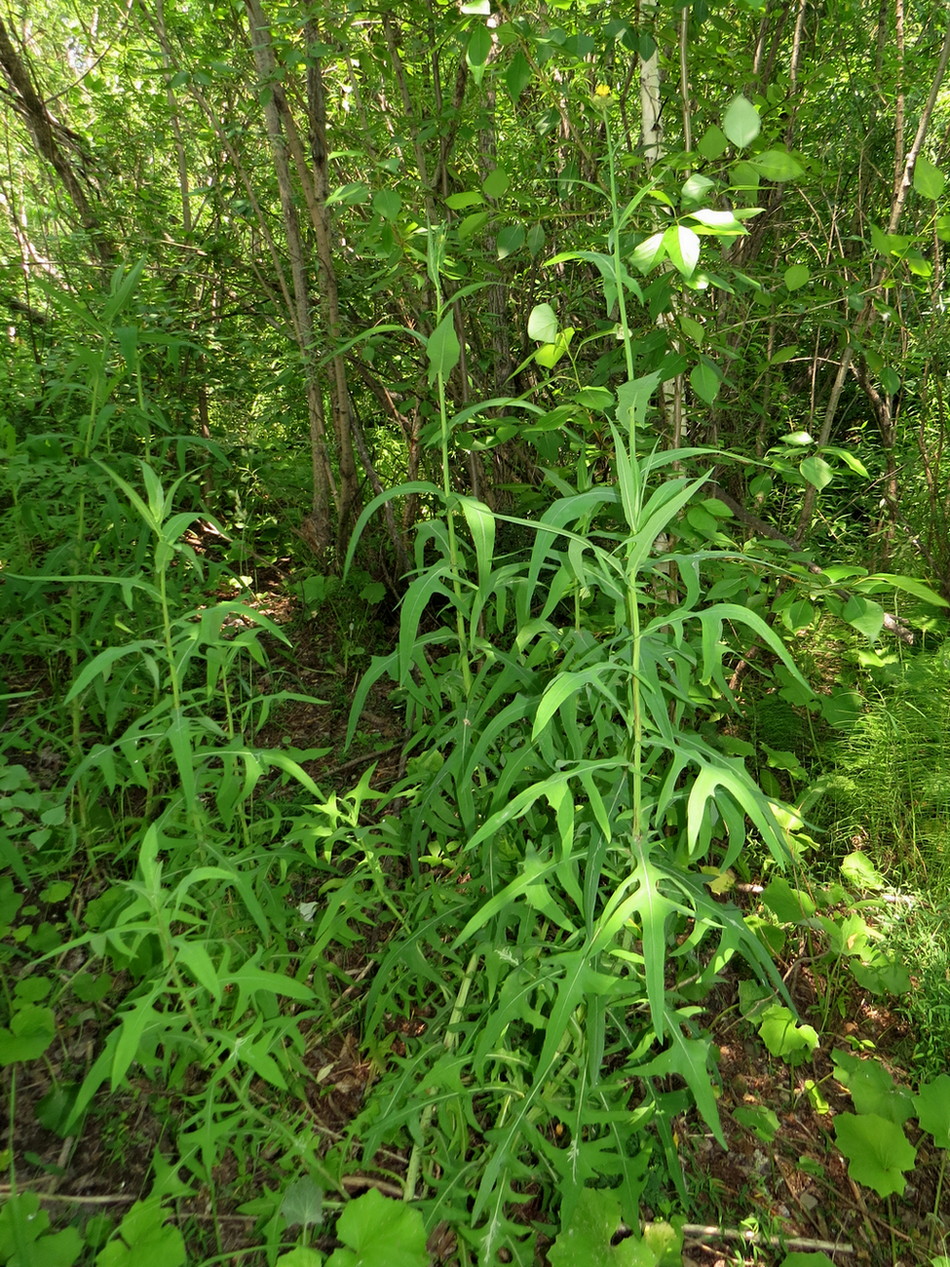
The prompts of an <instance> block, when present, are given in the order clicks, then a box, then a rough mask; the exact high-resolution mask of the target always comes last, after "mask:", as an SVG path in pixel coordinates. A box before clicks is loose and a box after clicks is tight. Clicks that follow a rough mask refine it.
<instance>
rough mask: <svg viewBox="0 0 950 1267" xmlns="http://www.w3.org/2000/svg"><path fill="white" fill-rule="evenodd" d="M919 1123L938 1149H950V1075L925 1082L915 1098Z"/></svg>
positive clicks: (942, 1075)
mask: <svg viewBox="0 0 950 1267" xmlns="http://www.w3.org/2000/svg"><path fill="white" fill-rule="evenodd" d="M914 1108H915V1109H916V1110H917V1121H918V1122H919V1123H920V1125H921V1126H922V1127H923V1129H924V1130H925V1131H926V1132H927V1133H928V1135H932V1136H933V1138H934V1143H935V1144H936V1145H937V1147H938V1148H948V1149H950V1074H946V1073H942V1074H940V1075H939V1077H937V1078H935V1079H934V1080H933V1082H925V1083H924V1084H923V1086H922V1087H921V1088H920V1091H919V1092H918V1094H917V1095H915V1096H914Z"/></svg>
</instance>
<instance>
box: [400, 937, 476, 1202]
mask: <svg viewBox="0 0 950 1267" xmlns="http://www.w3.org/2000/svg"><path fill="white" fill-rule="evenodd" d="M481 958H482V952H481V951H480V950H478V951H476V952H475V953H474V954H473V955H472V957H471V958H470V959H469V961H468V964H467V966H466V968H465V975H464V976H463V977H462V982H461V985H460V986H459V989H458V993H457V994H456V996H455V1004H454V1006H453V1008H452V1014H451V1016H450V1018H449V1023H448V1025H447V1026H446V1030H445V1037H444V1038H443V1040H442V1045H443V1046H444V1047H445V1050H446V1051H452V1050H454V1049H455V1048H456V1047H457V1046H458V1029H457V1026H458V1023H459V1021H461V1019H462V1015H463V1013H464V1011H465V1004H466V1003H467V1002H468V996H469V991H470V990H471V988H472V982H473V980H474V978H475V970H476V969H477V967H478V965H479V963H480V962H481ZM434 1113H435V1104H434V1103H433V1104H427V1105H426V1107H425V1108H424V1109H423V1111H422V1117H421V1130H420V1132H419V1135H420V1139H419V1141H417V1142H416V1144H415V1145H414V1146H413V1149H412V1152H411V1153H410V1155H409V1165H408V1166H407V1167H406V1181H405V1183H404V1185H403V1192H402V1198H403V1200H404V1201H412V1200H413V1199H414V1197H415V1195H416V1187H417V1186H418V1183H419V1174H420V1171H421V1169H422V1143H423V1141H424V1139H425V1136H426V1133H427V1131H428V1128H429V1126H430V1125H431V1123H432V1118H433V1115H434Z"/></svg>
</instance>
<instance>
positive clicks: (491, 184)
mask: <svg viewBox="0 0 950 1267" xmlns="http://www.w3.org/2000/svg"><path fill="white" fill-rule="evenodd" d="M510 184H511V181H510V179H509V177H508V173H507V172H506V171H505V169H504V168H503V167H493V168H492V170H491V171H490V172H489V173H488V175H487V176H486V177H485V179H484V180H483V181H482V192H483V193H484V195H485V197H486V198H500V197H501V196H502V194H503V193H505V192H506V191H507V189H508V186H509V185H510Z"/></svg>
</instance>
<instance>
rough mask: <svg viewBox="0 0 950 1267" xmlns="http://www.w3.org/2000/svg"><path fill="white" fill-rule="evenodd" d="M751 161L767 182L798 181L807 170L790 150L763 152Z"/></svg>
mask: <svg viewBox="0 0 950 1267" xmlns="http://www.w3.org/2000/svg"><path fill="white" fill-rule="evenodd" d="M751 161H752V166H753V167H754V168H755V170H756V171H757V172H758V173H759V175H760V176H764V177H765V179H766V180H774V181H782V180H797V179H798V177H799V176H801V174H802V172H803V171H804V170H805V169H804V168H803V167H802V165H801V163H800V162H799V161H798V159H797V158H795V157H793V156H792V155H791V154H789V152H788V150H763V151H762V153H761V154H756V156H755V158H753V159H752V160H751Z"/></svg>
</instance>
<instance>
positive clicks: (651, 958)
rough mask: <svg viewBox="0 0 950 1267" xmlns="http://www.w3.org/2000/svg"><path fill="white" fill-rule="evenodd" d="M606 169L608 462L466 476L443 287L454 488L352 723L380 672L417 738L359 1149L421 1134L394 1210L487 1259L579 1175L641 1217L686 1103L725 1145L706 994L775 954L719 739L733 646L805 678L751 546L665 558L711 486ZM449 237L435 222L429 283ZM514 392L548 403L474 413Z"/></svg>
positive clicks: (769, 806) (369, 1016) (752, 806)
mask: <svg viewBox="0 0 950 1267" xmlns="http://www.w3.org/2000/svg"><path fill="white" fill-rule="evenodd" d="M610 174H611V179H610V189H611V195H612V197H611V200H610V206H611V229H610V235H609V241H608V249H607V250H606V251H605V252H600V253H594V252H585V253H584V254H583V258H584V259H586V260H588V261H589V262H592V263H593V264H594V265H595V266H596V268H597V269H598V271H599V272H600V274H601V276H602V277H603V278H604V283H605V293H606V296H607V301H608V305H609V307H610V308H611V309H613V312H614V315H615V316H619V321H618V322H617V326H616V331H617V334H618V336H619V338H620V339H621V341H622V343H623V347H624V359H625V366H626V379H625V381H624V382H622V383H621V384H620V385H619V387H618V388H617V390H616V392H615V393H612V392H602V393H599V394H598V399H599V400H600V402H601V405H600V407H601V409H602V412H603V416H604V421H605V423H606V425H607V427H608V428H609V434H610V436H611V439H612V453H611V478H610V479H609V480H608V481H606V482H603V483H598V482H596V481H595V479H594V477H593V474H592V471H591V469H590V468H589V467H588V466H587V465H586V464H585V463H584V462H583V461H581V462H580V463H579V465H578V471H577V479H576V481H575V483H574V484H573V485H572V484H571V483H570V482H569V481H568V480H567V479H566V478H565V477H564V475H563V473H562V474H560V475H555V474H553V473H551V474H550V475H549V481H550V488H551V492H552V494H553V500H552V501H551V504H550V505H549V506H548V508H547V509H546V510H545V511H544V513H543V514H542V515H541V516H540V518H539V519H537V520H528V519H523V518H516V517H512V516H505V515H499V514H497V513H493V511H492V510H491V509H490V508H489V507H488V506H487V505H485V504H484V503H482V502H480V501H478V500H476V499H474V498H471V497H466V496H462V495H459V494H457V493H456V492H455V491H454V490H453V487H452V480H451V474H450V470H449V452H450V447H451V445H452V438H453V429H454V428H455V427H456V426H458V425H460V423H462V422H467V421H468V420H469V418H470V417H471V416H472V414H473V413H474V412H475V411H473V410H467V411H465V412H464V413H463V414H460V415H456V416H455V417H449V416H448V412H447V409H446V399H445V391H444V383H445V379H446V377H447V376H448V375H449V374H450V373H452V372H453V370H454V369H455V366H456V364H457V362H458V360H459V356H460V348H459V345H458V339H457V336H456V333H455V327H454V323H453V320H452V314H451V312H450V311H447V310H446V309H445V307H444V306H443V305H442V303H441V300H440V302H439V308H438V311H437V313H436V323H435V326H434V332H433V334H432V335H431V336H430V337H429V340H428V356H429V365H430V374H431V380H432V383H433V385H434V386H435V387H436V389H437V391H438V397H439V406H440V418H441V430H440V445H441V452H442V467H443V482H442V487H441V488H437V487H435V486H429V485H422V484H413V485H410V486H403V488H402V489H401V490H395V492H396V493H398V492H400V491H403V492H406V491H412V492H422V491H425V492H426V493H427V494H429V495H430V496H431V497H432V498H433V499H437V501H438V503H439V505H440V508H441V509H440V513H439V514H438V515H437V516H434V517H433V518H432V519H430V520H429V521H427V522H425V523H423V524H422V525H421V526H420V528H419V530H418V535H417V540H416V551H415V563H416V567H415V574H414V577H413V579H412V582H411V584H410V586H409V588H408V591H407V594H406V596H405V599H404V601H403V606H402V615H401V624H400V633H399V642H398V646H397V648H396V650H395V651H394V652H393V653H392V654H391V655H389V656H387V657H384V658H380V659H378V660H377V661H376V662H374V665H373V667H372V668H371V669H370V671H369V673H368V674H367V675H366V677H365V678H364V680H363V682H362V684H361V687H360V689H359V692H358V694H357V697H356V701H355V704H354V710H353V717H352V720H351V731H352V730H353V729H354V728H355V725H356V721H357V718H358V715H359V712H360V710H361V708H362V705H363V703H364V701H365V699H366V697H367V694H368V692H369V690H370V689H371V687H372V686H373V684H374V683H375V682H376V681H378V680H379V679H380V678H381V677H384V676H385V677H389V678H390V679H391V680H392V681H393V682H394V683H395V684H396V686H397V688H398V691H399V692H401V694H402V697H403V699H404V701H405V707H406V715H407V726H408V730H409V732H410V735H411V738H410V740H409V743H408V746H407V767H406V777H405V779H404V780H403V781H402V783H401V784H400V785H399V786H398V788H397V789H396V795H398V796H399V797H400V798H401V799H402V800H403V801H404V802H405V808H404V809H403V810H402V811H401V813H400V815H399V816H398V817H390V818H388V819H386V820H384V822H383V824H382V826H381V827H380V828H379V831H380V835H381V838H382V839H384V840H388V841H390V842H391V843H393V842H397V843H401V845H402V846H403V849H404V851H405V854H406V857H407V863H406V866H407V883H406V888H405V894H406V897H405V901H406V909H405V913H404V915H403V918H402V924H401V927H400V926H398V925H397V926H394V928H393V931H392V936H391V937H390V938H389V940H388V941H387V944H386V947H385V949H384V950H383V951H381V952H380V954H379V967H378V971H377V973H376V976H375V978H374V982H373V985H372V987H371V988H370V991H369V994H368V996H367V1001H366V1017H365V1040H366V1043H367V1045H368V1047H369V1048H370V1050H371V1051H375V1052H377V1053H383V1054H385V1057H386V1058H385V1060H384V1061H381V1064H382V1065H383V1072H382V1075H381V1076H382V1085H381V1087H379V1088H377V1089H376V1091H375V1093H374V1095H373V1096H372V1098H371V1101H370V1103H369V1105H368V1107H367V1109H366V1111H365V1112H364V1113H363V1114H361V1115H360V1117H359V1118H358V1119H357V1120H356V1122H355V1123H354V1124H353V1127H352V1132H351V1137H350V1138H351V1140H356V1139H359V1140H360V1141H361V1148H362V1153H363V1157H364V1161H365V1162H366V1163H367V1164H369V1163H371V1162H372V1161H373V1159H374V1158H375V1157H376V1155H377V1153H378V1152H379V1151H380V1150H381V1149H382V1148H383V1147H384V1146H387V1145H389V1146H391V1145H392V1144H393V1143H395V1142H398V1143H401V1144H406V1143H408V1144H409V1145H410V1147H411V1150H412V1154H411V1161H410V1165H409V1169H408V1173H407V1174H406V1175H405V1176H403V1179H402V1182H403V1183H404V1189H405V1195H406V1197H407V1199H408V1198H410V1197H414V1196H416V1195H418V1194H420V1193H421V1194H423V1196H424V1198H425V1200H426V1202H427V1204H428V1209H429V1219H430V1222H432V1223H436V1222H439V1221H440V1220H446V1221H448V1222H449V1224H450V1225H451V1226H452V1227H453V1228H454V1229H456V1230H457V1232H458V1234H459V1236H460V1238H461V1240H462V1242H463V1243H464V1244H465V1245H467V1246H468V1251H467V1252H471V1251H474V1253H475V1255H476V1256H477V1259H478V1261H479V1262H493V1261H496V1254H497V1253H498V1251H499V1250H500V1249H502V1248H504V1249H505V1250H506V1252H507V1254H509V1255H510V1256H511V1258H512V1260H513V1261H517V1262H524V1263H528V1262H531V1261H533V1253H534V1250H533V1236H534V1234H533V1232H532V1231H531V1229H530V1224H531V1223H532V1222H535V1223H536V1222H537V1221H539V1220H540V1222H541V1223H542V1224H546V1225H547V1226H548V1227H549V1228H550V1230H551V1231H552V1232H553V1231H554V1230H555V1229H556V1228H557V1227H558V1225H560V1226H562V1227H565V1226H567V1225H568V1224H569V1223H570V1221H571V1220H572V1218H573V1217H574V1215H575V1212H576V1210H577V1208H578V1202H579V1201H580V1200H581V1198H582V1195H583V1192H584V1189H585V1185H590V1184H602V1183H603V1182H604V1181H606V1182H608V1183H609V1184H611V1185H613V1186H615V1187H616V1189H617V1193H616V1196H617V1198H618V1199H619V1203H620V1209H621V1211H622V1215H623V1218H624V1220H625V1221H626V1222H627V1224H628V1225H629V1226H630V1227H633V1228H637V1227H638V1226H639V1222H638V1219H639V1209H640V1202H641V1198H642V1197H643V1196H644V1193H645V1191H646V1190H647V1187H648V1184H649V1183H650V1179H649V1175H650V1173H651V1171H650V1159H651V1157H652V1156H653V1155H654V1154H655V1153H657V1151H659V1153H660V1154H661V1155H662V1156H663V1157H664V1158H665V1163H666V1170H667V1173H668V1175H669V1176H670V1177H671V1179H672V1180H673V1182H674V1183H675V1182H677V1177H678V1175H679V1167H678V1163H677V1155H676V1146H675V1139H674V1132H673V1119H674V1117H675V1116H676V1115H678V1114H680V1113H684V1112H686V1111H688V1110H690V1109H692V1108H695V1109H696V1110H698V1113H699V1115H700V1117H701V1119H702V1121H703V1123H704V1129H706V1130H708V1131H710V1132H711V1133H712V1134H713V1135H714V1136H715V1137H716V1138H717V1139H719V1140H720V1142H723V1135H722V1131H721V1128H720V1125H719V1120H718V1115H717V1110H716V1094H715V1069H714V1062H713V1061H712V1058H711V1048H710V1044H709V1041H708V1038H707V1037H706V1035H705V1034H704V1032H703V1029H702V1024H701V1020H700V1013H701V1009H702V1003H703V1000H704V999H705V998H706V996H707V995H708V993H709V991H710V990H711V988H712V987H713V986H714V984H715V983H716V982H717V981H719V980H720V979H721V976H720V974H721V972H722V970H723V968H724V967H725V966H726V964H727V963H728V962H729V961H730V960H731V959H733V958H734V957H739V958H740V959H742V960H744V961H745V963H746V964H747V966H748V969H749V970H751V971H752V972H753V973H754V974H755V975H756V976H758V977H760V978H761V979H764V980H773V973H772V969H771V964H770V961H769V959H768V957H767V956H766V954H765V953H764V951H763V948H762V946H761V943H760V942H759V941H758V940H757V938H756V937H755V936H754V935H753V933H752V932H751V930H750V929H749V928H748V927H747V926H746V924H745V922H744V920H743V917H742V915H741V913H740V911H739V910H738V909H737V908H736V907H735V906H733V905H732V904H731V903H729V902H728V901H725V900H723V899H722V898H721V897H719V896H718V895H717V894H716V893H715V892H714V889H715V888H716V887H717V886H716V885H715V884H714V883H711V881H713V880H714V878H715V876H716V875H718V874H719V873H721V872H722V871H724V870H726V869H728V868H729V867H730V866H732V865H733V864H734V863H736V862H737V860H738V859H739V858H740V856H741V855H742V853H743V851H744V850H745V848H746V845H747V841H748V840H749V838H750V834H754V835H755V836H756V837H757V838H758V840H759V841H761V842H762V844H764V846H765V847H766V848H767V849H768V850H769V851H770V852H771V854H772V856H773V857H774V859H775V861H776V863H778V864H779V865H781V864H783V863H784V862H785V861H786V858H787V856H788V834H787V830H786V829H787V825H788V822H789V820H788V819H787V818H784V817H783V813H782V810H781V808H780V807H778V806H776V805H775V804H774V803H772V802H771V801H770V799H769V797H768V796H767V795H766V794H765V793H764V792H763V791H762V790H761V789H760V788H759V787H758V786H757V785H756V783H755V781H754V780H753V779H752V777H751V776H750V775H749V773H748V772H747V770H746V768H745V766H744V765H743V763H742V761H741V759H740V758H738V757H736V756H733V755H730V752H729V750H728V748H729V746H728V743H727V742H723V741H721V739H720V730H721V728H722V725H723V722H722V719H723V718H724V717H725V716H726V715H727V714H728V713H729V711H730V709H731V708H732V707H733V706H734V700H733V696H732V692H731V690H730V686H729V678H730V676H731V668H732V665H733V663H734V659H735V652H734V651H733V650H732V649H731V646H730V643H731V642H732V641H734V640H736V639H738V638H742V639H745V640H746V641H748V640H750V639H754V640H759V641H760V642H761V643H762V644H764V645H765V646H766V647H767V648H768V649H769V651H770V652H771V654H772V655H773V656H774V657H776V658H777V660H779V661H781V662H783V663H784V665H785V668H786V670H787V672H788V673H789V674H791V675H793V676H795V677H796V678H797V679H798V682H799V685H800V687H802V689H804V690H805V691H806V692H807V687H805V684H804V683H803V682H802V680H801V678H800V676H799V675H798V673H797V670H796V669H795V666H794V664H793V663H792V661H791V659H790V657H789V655H788V652H787V650H786V648H785V647H784V645H783V644H782V642H781V640H780V639H779V638H778V637H777V636H776V634H775V633H774V632H773V631H772V630H771V629H770V628H769V627H768V626H767V625H766V623H765V622H764V621H763V620H762V619H761V618H760V617H759V616H758V615H757V614H756V613H755V612H754V611H752V610H750V609H749V608H748V607H746V606H745V605H743V602H742V598H743V592H744V586H747V587H748V588H750V589H751V588H754V584H753V582H754V576H753V567H754V565H752V564H750V563H749V562H748V561H746V560H745V559H744V558H742V557H741V556H739V555H734V554H731V553H727V552H723V551H721V550H713V549H700V550H690V551H688V552H681V551H674V552H672V553H670V552H666V551H663V552H661V551H659V550H658V549H657V546H656V543H657V540H658V538H660V537H661V536H663V534H672V535H675V533H676V526H677V524H678V522H679V521H680V518H681V516H682V515H683V514H684V512H685V511H686V509H687V508H688V507H689V506H690V505H691V504H693V503H695V502H696V501H697V499H700V498H701V497H702V489H703V483H704V479H703V477H702V476H698V477H691V476H689V475H687V474H685V473H684V469H685V467H686V464H687V463H689V462H690V461H691V460H693V459H695V458H697V457H699V456H701V455H700V454H699V452H698V451H695V450H683V449H679V450H676V451H670V452H662V451H656V450H653V451H650V450H649V449H647V448H646V447H645V446H644V444H643V436H642V432H643V429H644V426H645V422H646V418H647V413H648V410H649V407H650V400H651V397H652V395H653V393H654V392H655V391H656V389H657V387H658V385H659V382H660V376H659V374H657V373H653V374H649V375H646V376H640V377H635V375H634V364H635V354H634V348H633V346H632V336H631V333H630V328H629V325H628V323H627V314H626V309H627V305H628V304H629V303H631V302H636V301H637V300H639V298H640V291H639V287H638V286H637V284H636V282H635V281H634V280H633V279H632V277H631V276H630V274H629V272H628V270H627V267H626V258H625V246H624V243H625V241H626V235H625V228H626V226H627V223H628V221H629V220H630V218H631V217H632V216H633V214H634V212H635V211H636V209H637V208H638V206H639V205H640V203H641V201H642V199H643V197H644V192H645V191H641V192H640V193H638V194H637V195H636V196H635V197H634V198H633V199H632V200H631V201H630V202H629V203H627V204H626V205H621V204H620V203H619V202H618V199H617V196H616V190H617V182H616V174H615V170H614V155H613V152H612V150H611V153H610ZM442 240H443V239H442V236H441V234H440V233H439V231H438V230H431V231H430V251H429V271H430V276H431V277H432V279H433V281H434V282H435V283H436V291H437V294H438V293H439V290H438V285H437V280H438V279H437V274H438V271H439V268H440V266H441V258H440V252H441V243H442ZM562 258H563V257H562ZM552 342H553V340H552ZM499 405H505V406H506V407H508V408H516V407H522V408H528V409H532V408H534V409H536V407H535V406H531V405H529V404H527V402H523V401H512V400H506V401H497V400H495V401H491V402H488V405H486V406H484V407H483V408H485V409H487V408H488V407H489V406H492V407H495V406H499ZM543 421H544V419H543V417H542V418H541V422H542V423H543ZM393 495H394V493H388V494H385V495H384V496H383V497H380V498H377V499H376V500H375V501H374V502H373V503H372V504H371V505H370V506H369V507H368V508H367V510H366V512H365V513H364V515H363V517H362V519H361V521H360V523H359V525H358V528H357V533H356V538H358V536H359V532H360V531H361V530H362V528H363V526H364V525H365V523H366V522H367V520H368V519H369V517H370V516H371V515H372V514H374V513H375V511H376V510H377V509H378V508H379V506H380V505H381V503H382V502H383V500H384V498H385V497H389V496H393ZM500 522H506V523H514V524H517V525H518V526H519V527H520V528H521V529H522V530H525V531H526V532H527V533H528V534H530V542H531V544H530V546H529V548H528V549H527V550H526V551H525V552H524V553H523V554H522V555H516V556H513V557H512V556H506V555H503V554H501V553H500V552H499V550H498V526H499V523H500ZM356 538H355V539H354V542H353V545H352V546H351V552H352V550H353V549H355V546H356ZM711 570H714V574H715V576H716V578H717V581H716V586H715V590H716V591H718V592H714V590H713V589H711V588H710V587H709V583H708V581H707V576H708V574H709V572H710V571H711ZM400 1030H401V1031H404V1032H405V1033H407V1034H408V1035H409V1037H407V1038H405V1040H403V1039H400V1040H399V1041H398V1042H396V1041H395V1039H394V1033H395V1032H397V1031H400ZM341 1156H345V1150H344V1151H343V1152H342V1153H341ZM653 1173H654V1174H655V1169H654V1171H653ZM652 1195H653V1196H654V1198H655V1197H656V1196H657V1193H656V1192H655V1191H654V1192H653V1194H652Z"/></svg>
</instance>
